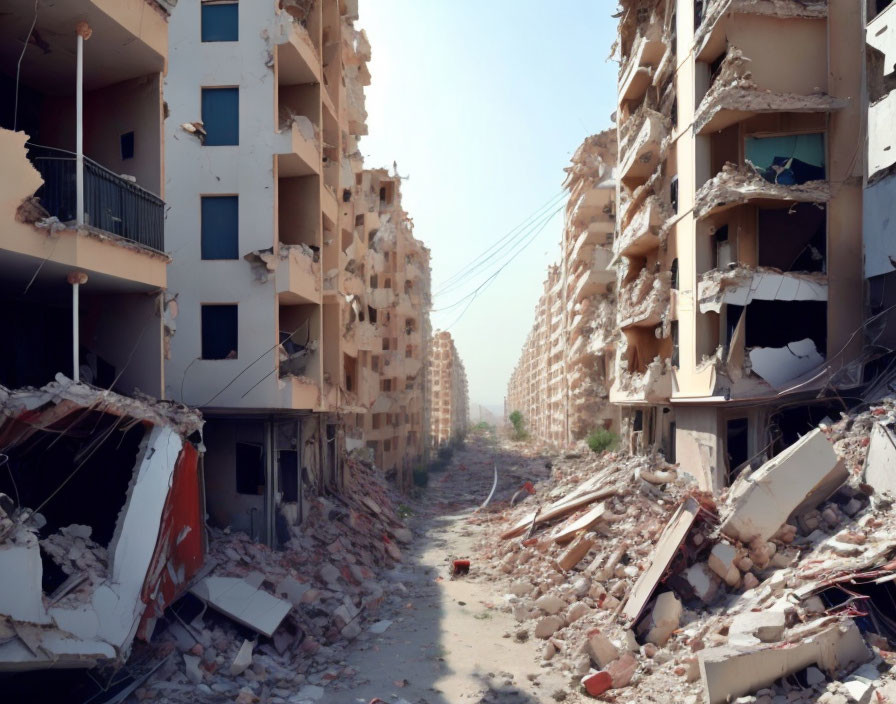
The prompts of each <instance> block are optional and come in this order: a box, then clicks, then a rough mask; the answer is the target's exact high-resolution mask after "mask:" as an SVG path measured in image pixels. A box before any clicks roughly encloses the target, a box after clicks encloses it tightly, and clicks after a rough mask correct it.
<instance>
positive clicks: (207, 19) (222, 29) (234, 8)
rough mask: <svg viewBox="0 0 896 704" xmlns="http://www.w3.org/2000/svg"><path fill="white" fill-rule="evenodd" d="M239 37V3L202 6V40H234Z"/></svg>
mask: <svg viewBox="0 0 896 704" xmlns="http://www.w3.org/2000/svg"><path fill="white" fill-rule="evenodd" d="M238 39H239V5H237V4H236V3H235V2H234V3H228V4H224V5H221V4H216V5H208V4H203V6H202V41H204V42H235V41H237V40H238Z"/></svg>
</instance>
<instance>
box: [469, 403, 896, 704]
mask: <svg viewBox="0 0 896 704" xmlns="http://www.w3.org/2000/svg"><path fill="white" fill-rule="evenodd" d="M894 424H896V401H894V400H892V399H888V400H885V401H883V402H880V403H879V404H876V405H874V406H872V407H871V408H870V409H869V410H866V411H864V412H861V413H856V414H852V415H849V416H846V415H844V416H843V417H842V418H841V419H840V420H839V421H837V422H829V423H826V424H822V426H821V427H820V429H819V430H816V431H813V432H811V433H809V434H807V435H806V436H804V437H802V438H801V439H800V440H799V441H798V442H797V443H795V444H794V445H793V446H791V447H790V448H788V449H787V450H785V451H784V452H783V453H781V454H780V455H778V456H777V457H775V458H773V459H772V460H770V461H769V462H767V463H766V464H765V465H763V466H762V467H759V468H758V469H756V470H754V471H753V472H752V473H750V474H749V476H747V477H741V478H739V479H738V481H737V482H736V483H735V484H734V485H733V486H732V487H730V488H729V489H728V491H727V492H726V493H725V494H724V495H721V496H715V497H714V496H711V495H709V494H701V493H697V492H695V491H694V490H693V489H692V488H690V486H689V484H688V483H687V481H686V476H685V475H684V474H683V473H682V472H681V471H680V469H679V468H677V467H675V466H671V465H667V464H666V463H665V462H664V461H663V460H662V458H661V457H654V458H647V457H629V456H625V455H621V454H617V453H606V454H604V455H602V456H597V457H596V456H594V455H593V454H591V453H590V452H589V451H588V450H587V449H584V450H583V452H582V453H581V454H570V455H567V456H565V457H563V458H559V459H558V460H557V461H556V462H555V463H554V466H553V473H552V477H551V479H550V480H549V481H546V482H542V483H540V484H538V485H537V486H536V491H535V493H534V494H533V495H532V496H528V495H527V496H526V498H525V499H524V500H523V501H522V503H520V504H518V505H517V506H514V507H512V508H508V507H507V506H506V505H505V506H504V507H501V506H495V507H494V508H493V514H492V518H493V519H497V520H495V521H494V522H493V525H494V526H495V527H494V528H493V529H492V531H491V533H490V534H489V537H488V539H487V540H486V541H485V542H484V543H483V544H482V546H481V549H482V554H481V555H480V556H479V559H478V563H479V564H482V565H484V566H486V567H483V569H485V570H487V572H488V575H489V578H492V579H494V580H495V581H496V582H497V583H498V584H500V585H501V590H502V591H503V592H505V597H504V599H505V602H504V606H503V609H504V610H505V611H508V612H511V613H512V614H513V615H514V616H515V618H516V620H517V621H518V623H519V630H518V631H517V633H516V634H515V637H516V638H517V639H518V640H527V639H532V638H534V639H541V640H543V641H544V646H543V650H542V660H541V665H542V666H543V667H544V668H547V669H552V670H558V671H561V672H563V673H565V674H566V675H568V676H569V677H570V678H571V682H573V683H574V684H573V686H572V687H571V690H570V693H569V694H570V695H571V696H572V695H573V694H574V693H577V692H581V693H582V695H585V696H587V695H586V692H587V694H590V695H592V696H597V697H601V698H605V699H608V700H612V701H619V702H622V701H626V702H657V703H660V702H669V701H682V702H693V703H695V704H696V702H707V703H708V704H716V702H729V701H731V702H733V701H737V702H740V703H742V704H743V703H746V702H757V703H758V704H778V703H779V702H780V703H783V702H810V701H817V702H824V703H826V704H849V703H854V702H859V703H865V702H870V701H874V702H878V703H880V702H887V701H892V702H896V680H894V677H893V676H892V675H890V674H889V670H890V667H891V665H892V664H893V663H894V662H896V654H894V653H892V652H891V649H892V648H893V647H894V646H893V645H891V644H892V643H896V589H894V586H893V585H894V583H896V561H894V557H896V508H894V507H893V498H894V496H896V491H894V490H896V435H894V433H893V431H892V426H893V425H894Z"/></svg>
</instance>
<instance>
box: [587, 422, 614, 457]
mask: <svg viewBox="0 0 896 704" xmlns="http://www.w3.org/2000/svg"><path fill="white" fill-rule="evenodd" d="M585 442H587V443H588V447H590V448H591V451H592V452H598V453H600V452H603V451H604V450H612V449H613V448H615V447H616V445H617V444H618V443H619V436H618V435H617V434H616V433H613V432H610V431H609V430H607V429H606V428H595V429H594V430H592V431H591V433H590V434H589V435H588V437H587V438H585Z"/></svg>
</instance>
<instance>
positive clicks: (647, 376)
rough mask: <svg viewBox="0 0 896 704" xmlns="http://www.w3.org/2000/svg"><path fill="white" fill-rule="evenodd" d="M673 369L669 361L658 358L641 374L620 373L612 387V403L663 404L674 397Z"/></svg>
mask: <svg viewBox="0 0 896 704" xmlns="http://www.w3.org/2000/svg"><path fill="white" fill-rule="evenodd" d="M672 386H673V385H672V369H671V366H670V364H669V360H668V359H667V360H663V359H661V358H660V357H656V358H655V359H654V360H653V361H652V362H651V363H650V364H648V365H647V368H646V370H645V371H644V372H643V373H641V372H629V371H622V372H618V373H617V375H616V379H615V380H614V381H613V385H612V386H611V387H610V403H619V404H625V405H630V404H639V403H662V402H664V401H668V400H669V397H670V396H671V395H672Z"/></svg>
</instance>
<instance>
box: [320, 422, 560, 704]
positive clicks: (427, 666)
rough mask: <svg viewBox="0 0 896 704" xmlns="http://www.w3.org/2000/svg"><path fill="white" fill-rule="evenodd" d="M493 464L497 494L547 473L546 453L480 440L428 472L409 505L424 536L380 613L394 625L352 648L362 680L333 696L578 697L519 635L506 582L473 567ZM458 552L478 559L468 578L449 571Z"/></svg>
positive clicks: (352, 702) (441, 700) (330, 695)
mask: <svg viewBox="0 0 896 704" xmlns="http://www.w3.org/2000/svg"><path fill="white" fill-rule="evenodd" d="M496 463H497V466H498V477H499V481H498V488H497V490H496V492H495V497H494V498H493V501H494V500H504V501H506V500H508V499H509V498H510V496H511V495H512V494H513V493H514V492H515V491H516V490H517V489H518V488H519V487H520V486H521V485H522V483H523V482H524V481H526V480H527V479H529V480H533V481H534V480H536V479H538V478H542V477H544V476H546V475H547V473H548V471H549V470H548V469H547V468H546V466H545V462H544V459H531V458H525V457H521V456H519V455H516V454H515V453H513V452H512V451H511V452H508V451H507V449H506V448H504V449H498V448H497V446H496V445H495V444H493V443H488V442H484V441H483V440H481V439H474V440H471V441H470V442H469V443H468V445H467V448H466V449H464V450H460V451H457V452H456V453H455V455H454V458H453V459H452V462H451V465H450V467H448V468H447V469H446V470H445V471H443V472H438V473H433V474H431V475H430V483H429V487H428V488H427V489H426V491H425V492H424V495H423V496H422V498H421V499H420V500H418V501H415V502H410V503H409V506H410V507H411V509H412V510H413V511H414V515H413V516H412V518H411V519H410V525H411V526H412V527H413V529H414V531H415V533H416V534H417V538H416V540H415V541H414V543H413V544H412V545H411V546H410V547H409V549H408V550H406V552H405V560H404V563H403V564H402V565H400V566H399V567H398V568H396V569H395V570H393V571H392V572H391V573H390V574H389V577H390V582H392V583H393V584H394V585H395V586H394V589H393V590H392V593H393V594H397V595H400V596H401V598H400V599H394V600H391V603H390V604H389V605H388V606H386V607H384V608H383V609H382V610H381V613H380V615H379V618H381V619H387V620H391V621H392V622H393V623H392V625H391V626H390V627H389V628H388V630H386V631H385V633H383V634H382V635H374V634H371V633H367V634H366V637H364V638H363V639H361V640H359V641H358V642H356V643H355V644H354V645H353V646H352V648H351V649H350V650H349V651H347V655H346V659H345V662H346V664H347V665H348V666H350V667H352V668H353V669H355V670H357V671H358V676H357V681H358V682H360V683H363V684H361V685H360V686H357V687H355V688H353V689H352V690H351V691H341V692H334V691H332V689H333V687H332V686H331V687H328V688H327V694H326V695H325V700H326V701H327V702H333V703H334V704H356V703H357V702H364V704H367V702H369V701H370V700H371V699H373V698H375V697H379V698H381V699H383V700H384V701H386V702H389V703H390V704H394V703H395V702H399V701H400V700H402V699H403V700H406V701H407V702H410V703H411V704H449V703H452V702H461V701H463V702H468V701H469V702H501V703H507V704H510V703H512V702H518V703H520V704H523V703H527V702H553V701H559V700H562V699H563V698H564V695H565V694H570V695H571V696H569V697H567V698H566V699H565V700H566V701H573V700H575V699H577V695H574V694H572V693H573V692H574V691H575V690H574V689H573V688H571V687H570V682H569V681H568V680H566V679H564V678H563V677H559V676H557V675H556V674H553V673H551V672H550V671H549V670H543V669H542V668H541V667H540V665H538V664H537V663H538V661H539V656H538V654H539V652H540V650H541V647H542V643H541V642H536V641H532V640H528V641H525V642H518V641H517V639H516V638H515V637H514V635H515V633H516V632H517V631H518V630H519V626H518V624H517V623H516V621H515V620H514V619H513V617H512V616H511V615H510V614H509V613H504V612H503V611H501V610H500V606H501V604H502V603H503V594H502V593H501V590H500V589H499V588H498V587H497V585H495V584H493V583H491V582H489V581H488V580H487V579H486V578H484V577H483V578H479V577H478V576H477V574H476V568H477V554H478V551H477V550H476V547H475V546H476V543H477V541H478V540H479V539H480V537H481V534H482V532H483V530H484V529H485V525H484V522H485V521H486V520H487V518H484V517H483V514H477V513H476V508H477V507H478V506H479V505H480V504H482V502H483V501H485V499H486V497H487V496H488V494H489V491H490V489H491V487H492V483H493V479H494V469H493V468H494V465H495V464H496ZM455 558H470V559H471V562H472V565H471V572H470V575H469V576H467V577H460V578H454V579H453V578H452V577H451V575H450V571H449V568H450V566H451V562H452V561H453V560H454V559H455ZM399 585H403V587H402V586H399ZM403 589H406V590H407V593H404V591H403ZM334 684H336V683H334ZM555 693H556V694H557V696H556V697H555Z"/></svg>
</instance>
